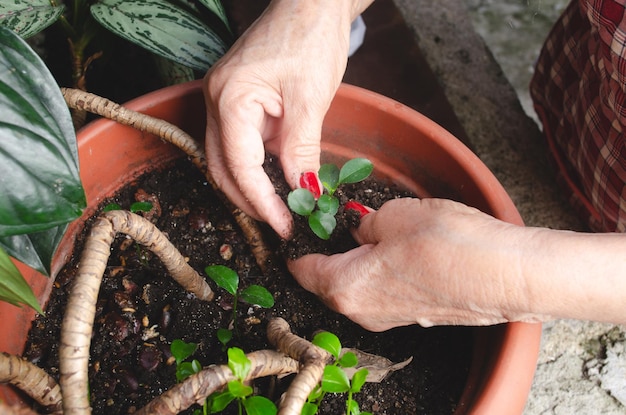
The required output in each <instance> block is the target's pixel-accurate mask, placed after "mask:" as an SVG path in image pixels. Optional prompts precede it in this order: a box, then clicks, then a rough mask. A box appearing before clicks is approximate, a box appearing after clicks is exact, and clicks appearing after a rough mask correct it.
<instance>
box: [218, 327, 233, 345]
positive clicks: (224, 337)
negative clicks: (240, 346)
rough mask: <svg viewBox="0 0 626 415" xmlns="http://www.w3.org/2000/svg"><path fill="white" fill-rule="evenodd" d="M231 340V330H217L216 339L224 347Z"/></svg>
mask: <svg viewBox="0 0 626 415" xmlns="http://www.w3.org/2000/svg"><path fill="white" fill-rule="evenodd" d="M232 338H233V332H232V330H228V329H222V328H220V329H217V339H218V340H219V341H220V343H222V344H223V345H224V346H226V345H227V344H228V342H230V341H231V340H232Z"/></svg>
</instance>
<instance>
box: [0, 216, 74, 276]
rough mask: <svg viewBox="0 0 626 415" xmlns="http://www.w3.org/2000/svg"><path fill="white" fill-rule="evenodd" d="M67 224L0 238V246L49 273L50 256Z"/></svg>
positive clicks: (36, 268)
mask: <svg viewBox="0 0 626 415" xmlns="http://www.w3.org/2000/svg"><path fill="white" fill-rule="evenodd" d="M66 229H67V224H63V225H59V226H56V227H54V228H51V229H48V230H45V231H41V232H35V233H31V234H28V235H13V236H7V237H4V238H0V247H2V248H3V249H4V250H6V251H7V253H8V254H9V255H11V256H12V257H13V258H17V259H19V260H20V261H22V262H23V263H24V264H26V265H28V266H29V267H31V268H33V269H35V270H37V271H39V272H40V273H42V274H43V275H50V265H51V263H52V256H53V255H54V252H55V250H56V248H57V246H58V245H59V243H60V242H61V239H63V235H64V234H65V230H66Z"/></svg>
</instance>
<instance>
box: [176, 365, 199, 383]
mask: <svg viewBox="0 0 626 415" xmlns="http://www.w3.org/2000/svg"><path fill="white" fill-rule="evenodd" d="M196 373H198V371H196V367H194V364H193V362H182V363H181V364H179V365H178V366H176V380H177V381H178V382H179V383H180V382H182V381H183V380H185V379H187V378H188V377H189V376H191V375H195V374H196Z"/></svg>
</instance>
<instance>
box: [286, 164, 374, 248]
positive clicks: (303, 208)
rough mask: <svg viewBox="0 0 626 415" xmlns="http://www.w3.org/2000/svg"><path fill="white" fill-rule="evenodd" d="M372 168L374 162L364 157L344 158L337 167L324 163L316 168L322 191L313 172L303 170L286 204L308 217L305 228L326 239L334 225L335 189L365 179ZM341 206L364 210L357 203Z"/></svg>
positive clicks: (335, 208) (336, 210)
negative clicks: (307, 224) (296, 187)
mask: <svg viewBox="0 0 626 415" xmlns="http://www.w3.org/2000/svg"><path fill="white" fill-rule="evenodd" d="M372 170H374V165H373V164H372V162H371V161H369V160H368V159H365V158H354V159H352V160H348V161H347V162H346V163H345V164H344V165H343V166H342V167H341V169H339V167H337V166H336V165H334V164H324V165H322V166H321V167H320V169H319V172H318V176H319V180H320V181H321V183H322V186H323V190H324V191H325V193H322V191H321V189H320V187H319V183H318V180H317V177H315V174H314V173H305V174H303V175H302V177H301V178H300V186H301V187H300V188H298V189H295V190H293V191H292V192H290V193H289V195H288V196H287V204H288V205H289V208H290V209H291V210H292V211H293V212H295V213H297V214H298V215H301V216H305V217H307V218H308V222H309V227H310V228H311V230H312V231H313V233H315V235H317V236H318V237H319V238H321V239H329V238H330V236H331V235H332V233H333V231H334V230H335V227H336V226H337V219H336V218H335V215H336V214H337V212H338V211H339V199H338V198H337V197H336V196H335V193H336V192H337V189H338V188H339V186H341V185H343V184H347V183H358V182H360V181H362V180H364V179H366V178H367V177H368V176H369V175H370V174H371V173H372ZM345 208H347V209H354V210H357V211H358V212H359V213H361V215H363V214H364V213H366V212H367V210H366V209H365V208H364V207H363V206H362V205H361V204H359V203H358V202H354V201H350V202H348V203H347V204H346V206H345Z"/></svg>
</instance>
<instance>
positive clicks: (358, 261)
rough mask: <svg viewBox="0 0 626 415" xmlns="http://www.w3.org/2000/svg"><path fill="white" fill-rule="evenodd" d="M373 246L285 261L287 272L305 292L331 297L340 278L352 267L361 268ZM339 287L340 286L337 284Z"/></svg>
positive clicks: (325, 297)
mask: <svg viewBox="0 0 626 415" xmlns="http://www.w3.org/2000/svg"><path fill="white" fill-rule="evenodd" d="M373 248H374V246H373V245H364V246H359V247H357V248H354V249H352V250H350V251H348V252H345V253H342V254H335V255H330V256H327V255H323V254H309V255H305V256H303V257H301V258H299V259H296V260H289V261H287V267H288V268H289V272H290V273H291V274H292V275H293V277H294V278H295V279H296V280H297V281H298V283H299V284H300V285H301V286H302V288H304V289H305V290H307V291H309V292H311V293H313V294H315V295H318V296H320V297H322V298H324V299H328V298H329V297H330V296H332V294H333V292H334V290H335V288H336V285H337V284H338V282H339V280H340V278H342V277H345V276H346V274H349V270H350V269H351V267H352V266H355V265H357V266H362V265H363V264H365V263H366V262H367V261H365V260H364V258H365V257H366V255H367V254H369V253H370V252H371V251H372V249H373ZM339 285H341V284H339Z"/></svg>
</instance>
